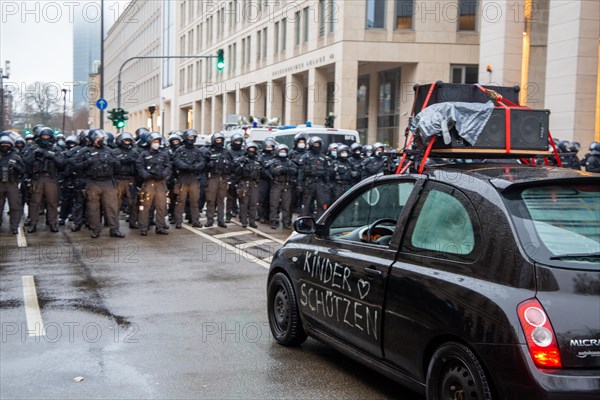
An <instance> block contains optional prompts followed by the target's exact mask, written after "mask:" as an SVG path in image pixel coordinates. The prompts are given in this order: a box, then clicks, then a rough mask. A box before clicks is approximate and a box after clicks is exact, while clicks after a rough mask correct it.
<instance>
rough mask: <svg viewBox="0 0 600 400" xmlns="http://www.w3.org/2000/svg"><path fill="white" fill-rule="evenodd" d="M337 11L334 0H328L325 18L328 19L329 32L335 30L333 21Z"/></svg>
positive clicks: (334, 21)
mask: <svg viewBox="0 0 600 400" xmlns="http://www.w3.org/2000/svg"><path fill="white" fill-rule="evenodd" d="M337 13H338V5H337V3H336V0H329V6H328V7H327V12H326V13H325V14H326V15H327V19H328V20H329V32H330V33H331V32H333V31H334V30H335V23H336V19H337Z"/></svg>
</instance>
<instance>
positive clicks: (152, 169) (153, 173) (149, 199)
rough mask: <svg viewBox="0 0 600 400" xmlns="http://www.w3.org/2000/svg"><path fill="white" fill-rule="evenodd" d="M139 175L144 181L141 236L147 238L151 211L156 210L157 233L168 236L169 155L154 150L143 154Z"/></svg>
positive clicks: (139, 161) (140, 221) (138, 163)
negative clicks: (152, 208) (166, 218)
mask: <svg viewBox="0 0 600 400" xmlns="http://www.w3.org/2000/svg"><path fill="white" fill-rule="evenodd" d="M136 167H137V173H138V176H139V177H140V179H141V181H142V187H141V189H140V192H139V198H140V201H139V204H140V205H139V225H140V234H141V235H143V236H145V235H146V234H147V233H148V226H149V225H150V209H151V207H152V205H154V207H155V209H156V219H155V223H156V233H158V234H163V235H166V234H168V231H167V229H168V228H169V227H168V225H167V223H166V221H165V217H166V216H167V179H168V178H169V177H170V176H171V160H170V157H169V153H167V152H166V151H161V150H160V149H158V150H154V149H152V148H150V149H148V150H144V151H142V152H141V154H140V156H139V157H138V160H137V164H136Z"/></svg>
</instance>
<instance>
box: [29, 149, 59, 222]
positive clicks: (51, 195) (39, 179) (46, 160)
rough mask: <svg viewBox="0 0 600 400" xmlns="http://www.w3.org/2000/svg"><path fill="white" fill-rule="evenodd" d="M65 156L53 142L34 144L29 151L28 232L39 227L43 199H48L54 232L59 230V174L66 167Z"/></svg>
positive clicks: (47, 205)
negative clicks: (29, 197) (29, 195)
mask: <svg viewBox="0 0 600 400" xmlns="http://www.w3.org/2000/svg"><path fill="white" fill-rule="evenodd" d="M64 162H65V161H64V157H63V156H62V154H61V152H60V151H57V150H56V149H55V148H54V146H52V144H51V143H44V142H43V141H41V143H40V144H34V145H32V147H31V148H30V149H29V151H27V155H26V156H25V165H26V167H27V173H28V175H29V176H30V177H31V189H32V193H31V202H30V204H29V218H30V220H31V225H30V227H29V229H28V230H27V232H29V233H33V232H35V231H36V229H37V223H38V221H39V218H40V209H41V206H42V200H43V199H46V208H47V211H48V223H49V224H50V230H51V231H52V232H58V174H59V172H60V170H61V169H62V168H63V167H64Z"/></svg>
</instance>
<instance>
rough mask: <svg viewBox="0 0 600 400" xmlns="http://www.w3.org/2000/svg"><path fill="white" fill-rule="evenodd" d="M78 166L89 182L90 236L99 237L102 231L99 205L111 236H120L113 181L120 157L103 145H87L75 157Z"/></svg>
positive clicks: (115, 190)
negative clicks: (83, 171) (86, 173)
mask: <svg viewBox="0 0 600 400" xmlns="http://www.w3.org/2000/svg"><path fill="white" fill-rule="evenodd" d="M76 163H77V164H78V166H79V167H80V169H85V170H87V171H88V178H89V181H88V182H87V186H86V190H85V191H86V197H87V203H86V205H87V219H88V223H89V225H90V228H92V237H93V238H97V237H98V236H100V231H101V230H102V218H101V207H102V208H103V209H104V218H106V221H107V223H108V226H109V228H110V236H112V237H123V236H124V235H123V234H122V233H121V232H120V231H119V205H120V203H119V202H118V197H117V188H116V184H115V180H114V176H115V172H116V171H118V170H119V167H120V162H119V159H118V158H117V157H116V156H115V155H114V154H113V152H112V150H111V149H110V148H109V147H108V146H106V145H103V146H99V147H95V146H93V147H88V148H86V149H85V150H84V151H81V152H80V153H79V154H78V155H77V157H76Z"/></svg>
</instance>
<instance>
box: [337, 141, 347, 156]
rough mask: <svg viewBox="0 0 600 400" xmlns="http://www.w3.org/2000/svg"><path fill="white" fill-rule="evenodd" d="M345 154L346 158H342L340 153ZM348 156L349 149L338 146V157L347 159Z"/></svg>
mask: <svg viewBox="0 0 600 400" xmlns="http://www.w3.org/2000/svg"><path fill="white" fill-rule="evenodd" d="M344 152H345V153H346V154H347V155H346V156H342V153H344ZM348 156H350V147H348V146H346V145H345V144H340V146H339V147H338V157H342V158H345V157H348Z"/></svg>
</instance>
